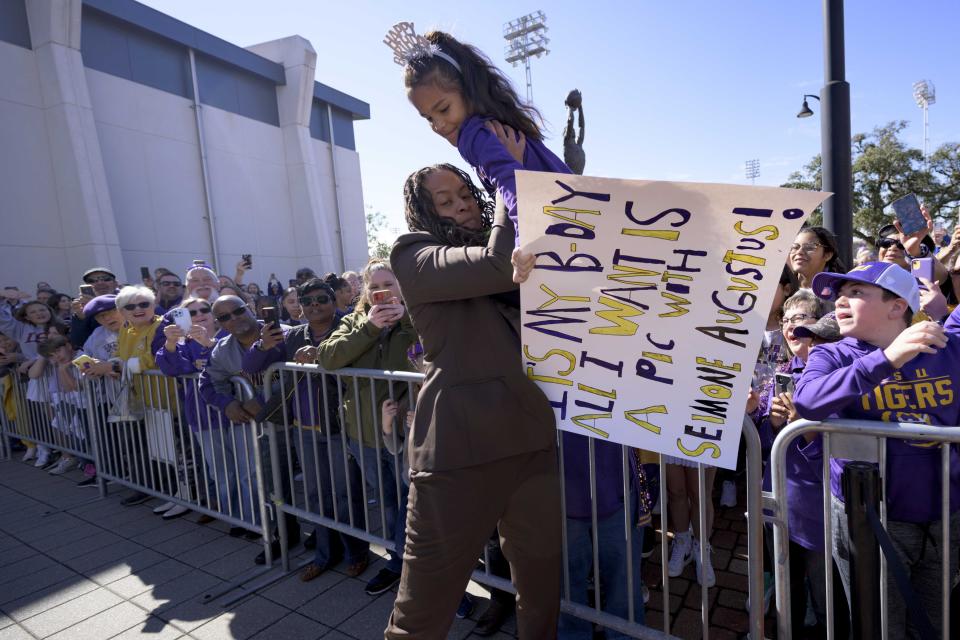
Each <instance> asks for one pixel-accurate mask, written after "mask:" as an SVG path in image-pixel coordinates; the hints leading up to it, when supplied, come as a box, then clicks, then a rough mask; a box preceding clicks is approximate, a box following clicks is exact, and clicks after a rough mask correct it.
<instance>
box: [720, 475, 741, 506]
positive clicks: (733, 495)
mask: <svg viewBox="0 0 960 640" xmlns="http://www.w3.org/2000/svg"><path fill="white" fill-rule="evenodd" d="M720 506H721V507H735V506H737V484H736V483H735V482H733V481H732V480H724V481H723V489H721V490H720Z"/></svg>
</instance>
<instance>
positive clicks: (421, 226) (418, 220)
mask: <svg viewBox="0 0 960 640" xmlns="http://www.w3.org/2000/svg"><path fill="white" fill-rule="evenodd" d="M434 171H450V172H452V173H454V174H456V175H457V177H459V178H460V179H461V180H462V181H463V183H464V184H465V185H467V188H468V189H470V193H471V194H472V195H473V197H474V199H476V201H477V205H479V207H480V229H478V230H476V231H474V230H472V229H465V228H464V227H461V226H460V225H458V224H457V223H455V222H454V221H453V220H450V219H448V218H441V217H440V216H439V215H438V214H437V210H436V209H435V208H434V206H433V196H432V195H431V194H430V191H428V190H427V188H426V187H425V186H424V184H423V183H424V180H426V178H427V176H429V175H430V174H431V173H433V172H434ZM403 200H404V204H405V211H404V216H405V217H406V219H407V227H408V228H409V229H410V231H426V232H427V233H429V234H431V235H433V236H434V237H435V238H436V239H437V240H440V241H441V242H443V243H445V244H449V245H451V246H454V247H469V246H479V245H484V244H486V243H487V238H488V237H489V235H490V228H491V227H492V226H493V206H494V205H493V202H491V201H490V200H489V199H487V198H486V197H485V196H484V195H483V193H482V192H481V191H480V189H478V188H477V186H476V185H475V184H473V181H472V180H471V179H470V176H468V175H467V174H466V173H465V172H464V171H463V170H462V169H460V168H459V167H455V166H453V165H452V164H435V165H433V166H430V167H424V168H423V169H420V170H418V171H414V172H413V173H411V174H410V177H409V178H407V181H406V183H405V184H404V185H403Z"/></svg>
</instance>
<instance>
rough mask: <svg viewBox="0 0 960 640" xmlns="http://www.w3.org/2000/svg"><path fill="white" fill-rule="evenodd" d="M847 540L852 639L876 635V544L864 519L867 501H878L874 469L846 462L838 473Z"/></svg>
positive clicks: (878, 494) (878, 602)
mask: <svg viewBox="0 0 960 640" xmlns="http://www.w3.org/2000/svg"><path fill="white" fill-rule="evenodd" d="M841 483H842V487H843V496H844V505H845V513H846V516H847V531H848V534H849V538H850V542H849V546H850V611H851V613H852V615H853V637H854V639H855V640H859V639H861V638H862V639H864V640H866V639H870V640H873V639H874V638H879V637H880V633H881V631H880V546H879V544H878V542H877V539H876V537H874V534H873V529H872V528H871V527H870V522H869V521H868V520H867V505H870V506H872V507H873V509H874V510H877V509H878V508H879V504H880V500H879V497H880V480H879V475H878V472H877V469H876V467H875V466H873V465H872V464H869V463H866V462H850V463H848V464H847V465H846V467H845V468H844V470H843V475H842V476H841Z"/></svg>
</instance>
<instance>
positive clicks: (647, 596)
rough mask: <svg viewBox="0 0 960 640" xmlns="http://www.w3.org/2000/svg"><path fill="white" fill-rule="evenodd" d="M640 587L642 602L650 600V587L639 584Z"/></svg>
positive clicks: (645, 602)
mask: <svg viewBox="0 0 960 640" xmlns="http://www.w3.org/2000/svg"><path fill="white" fill-rule="evenodd" d="M640 588H641V589H642V590H643V604H647V603H648V602H650V589H648V588H647V585H645V584H644V585H641V586H640Z"/></svg>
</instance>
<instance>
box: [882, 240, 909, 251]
mask: <svg viewBox="0 0 960 640" xmlns="http://www.w3.org/2000/svg"><path fill="white" fill-rule="evenodd" d="M877 247H879V248H881V249H889V248H890V247H896V248H898V249H900V251H906V249H904V248H903V244H902V243H901V242H900V241H899V240H897V239H896V238H880V239H879V240H877Z"/></svg>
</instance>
